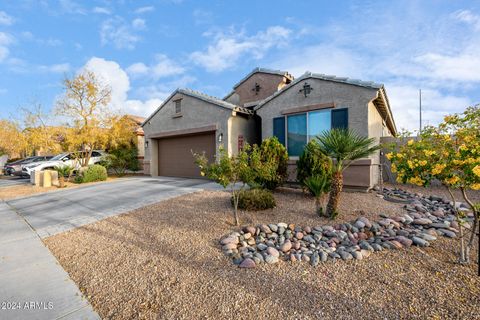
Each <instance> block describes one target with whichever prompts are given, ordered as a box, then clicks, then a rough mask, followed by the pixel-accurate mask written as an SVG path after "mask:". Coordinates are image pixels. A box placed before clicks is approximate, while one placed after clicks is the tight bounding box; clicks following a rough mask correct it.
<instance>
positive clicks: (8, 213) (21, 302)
mask: <svg viewBox="0 0 480 320" xmlns="http://www.w3.org/2000/svg"><path fill="white" fill-rule="evenodd" d="M0 319H49V320H50V319H99V316H98V315H97V313H96V312H95V311H93V309H92V307H91V306H90V304H89V303H88V301H87V300H86V299H84V298H83V297H82V294H81V292H80V290H79V289H78V288H77V286H76V285H75V283H74V282H73V281H72V280H71V279H70V278H69V276H68V274H67V273H66V272H65V271H64V270H63V268H62V267H61V266H60V265H59V264H58V262H57V260H56V259H55V257H54V256H53V255H52V254H51V253H50V251H49V250H48V249H47V248H46V247H45V246H44V244H43V242H42V241H41V240H40V238H39V237H38V235H37V234H36V233H35V231H33V230H32V229H31V228H30V226H29V225H28V224H27V223H26V222H25V220H24V219H23V218H22V217H20V216H19V215H18V214H17V213H16V212H14V211H13V210H12V209H11V208H10V207H9V206H8V205H7V204H6V203H4V202H0Z"/></svg>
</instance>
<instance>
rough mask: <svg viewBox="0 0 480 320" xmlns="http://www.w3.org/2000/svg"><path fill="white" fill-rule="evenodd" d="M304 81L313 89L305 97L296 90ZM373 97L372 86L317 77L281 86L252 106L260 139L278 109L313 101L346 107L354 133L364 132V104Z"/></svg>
mask: <svg viewBox="0 0 480 320" xmlns="http://www.w3.org/2000/svg"><path fill="white" fill-rule="evenodd" d="M305 82H308V84H310V86H311V87H312V89H313V91H312V92H311V93H310V94H309V95H308V96H307V97H305V96H304V94H303V93H301V92H299V90H300V89H302V87H303V85H304V83H305ZM375 98H376V90H375V89H369V88H364V87H355V86H352V85H348V84H343V83H335V82H331V81H325V80H319V79H306V80H305V81H299V82H298V83H296V84H294V85H293V86H291V87H289V88H288V89H285V91H284V92H282V93H281V94H278V96H277V97H275V98H273V99H271V100H270V101H268V102H266V103H265V104H264V105H262V106H260V108H259V109H257V110H256V112H257V115H259V116H260V118H261V119H262V139H266V138H268V137H271V136H272V135H273V120H272V119H273V118H275V117H280V116H282V111H286V110H288V109H292V108H297V107H307V106H311V105H316V104H330V103H333V104H335V108H348V126H349V128H352V129H354V130H356V131H357V132H358V133H360V134H362V135H365V136H367V135H368V111H367V108H366V106H367V105H368V103H369V102H370V101H372V100H373V99H375Z"/></svg>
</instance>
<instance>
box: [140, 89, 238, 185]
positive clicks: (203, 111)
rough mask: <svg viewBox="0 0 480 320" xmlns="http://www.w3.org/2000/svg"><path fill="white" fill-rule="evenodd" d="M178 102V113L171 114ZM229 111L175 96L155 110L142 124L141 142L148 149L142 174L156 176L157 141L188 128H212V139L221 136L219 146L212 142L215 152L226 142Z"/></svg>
mask: <svg viewBox="0 0 480 320" xmlns="http://www.w3.org/2000/svg"><path fill="white" fill-rule="evenodd" d="M177 99H182V101H181V106H182V112H181V114H178V115H177V114H175V102H174V101H175V100H177ZM231 114H232V110H229V109H226V108H221V107H218V106H215V105H213V104H212V103H209V102H206V101H203V100H199V99H196V98H194V97H191V96H188V95H185V94H181V93H176V94H175V95H173V96H172V97H171V98H170V99H169V100H168V101H167V102H166V103H165V104H164V105H163V107H161V109H159V110H158V111H157V112H156V113H155V115H154V116H153V117H152V118H151V119H149V120H148V121H147V122H146V123H145V124H144V125H143V130H144V132H145V139H146V141H148V147H146V148H145V162H144V168H145V172H150V174H151V175H153V176H156V175H158V162H157V159H156V158H157V154H158V140H157V138H158V137H159V136H161V135H162V134H169V135H178V134H182V133H185V130H189V129H201V128H206V127H210V126H214V127H215V128H216V136H217V137H218V135H220V134H223V140H222V142H221V143H219V142H218V139H215V140H216V149H218V148H219V147H220V145H222V146H223V147H225V148H226V147H227V146H226V145H225V143H226V141H228V128H227V123H228V118H229V117H230V116H231Z"/></svg>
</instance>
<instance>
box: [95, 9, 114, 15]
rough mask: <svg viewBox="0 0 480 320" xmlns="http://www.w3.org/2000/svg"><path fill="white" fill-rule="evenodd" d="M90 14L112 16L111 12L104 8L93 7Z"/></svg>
mask: <svg viewBox="0 0 480 320" xmlns="http://www.w3.org/2000/svg"><path fill="white" fill-rule="evenodd" d="M92 12H93V13H99V14H106V15H110V14H112V12H111V11H110V10H109V9H107V8H104V7H94V8H93V9H92Z"/></svg>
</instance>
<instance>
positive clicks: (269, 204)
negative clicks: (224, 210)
mask: <svg viewBox="0 0 480 320" xmlns="http://www.w3.org/2000/svg"><path fill="white" fill-rule="evenodd" d="M232 204H233V199H232ZM275 206H276V203H275V198H274V197H273V194H272V192H271V191H269V190H265V189H248V190H242V191H240V194H239V199H238V208H240V209H242V210H249V211H257V210H265V209H271V208H275Z"/></svg>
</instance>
